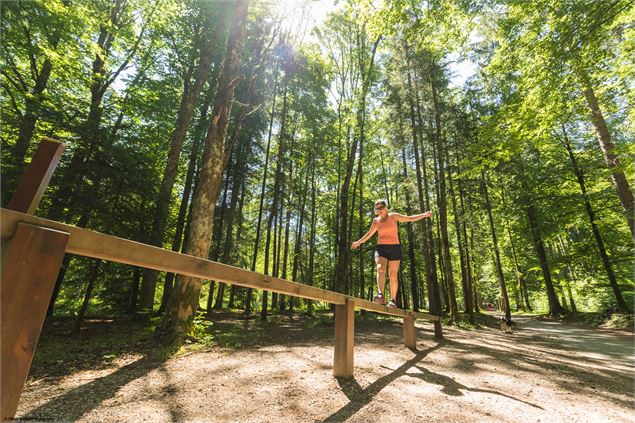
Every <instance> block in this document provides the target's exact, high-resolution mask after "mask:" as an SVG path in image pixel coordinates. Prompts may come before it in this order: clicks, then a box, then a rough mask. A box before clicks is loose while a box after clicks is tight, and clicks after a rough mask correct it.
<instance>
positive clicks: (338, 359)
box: [333, 298, 355, 377]
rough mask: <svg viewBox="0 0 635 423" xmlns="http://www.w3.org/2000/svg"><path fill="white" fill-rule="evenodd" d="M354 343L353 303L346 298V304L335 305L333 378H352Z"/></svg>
mask: <svg viewBox="0 0 635 423" xmlns="http://www.w3.org/2000/svg"><path fill="white" fill-rule="evenodd" d="M354 343H355V302H354V300H353V299H350V298H347V299H346V304H343V305H335V354H334V363H333V375H334V376H335V377H353V353H354Z"/></svg>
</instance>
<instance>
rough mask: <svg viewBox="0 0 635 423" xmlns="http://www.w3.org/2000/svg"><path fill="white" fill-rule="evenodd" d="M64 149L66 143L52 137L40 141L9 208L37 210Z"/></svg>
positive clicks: (27, 212) (23, 211)
mask: <svg viewBox="0 0 635 423" xmlns="http://www.w3.org/2000/svg"><path fill="white" fill-rule="evenodd" d="M63 151H64V144H62V143H61V142H59V141H56V140H54V139H51V138H43V139H42V141H40V145H38V147H37V150H36V152H35V155H33V158H32V159H31V163H30V164H29V167H27V169H26V172H24V175H22V179H20V183H19V184H18V188H17V189H16V190H15V192H14V193H13V196H12V197H11V200H9V204H8V205H7V208H8V209H11V210H15V211H19V212H22V213H26V214H33V213H34V212H35V209H37V206H38V204H40V200H41V199H42V195H44V190H45V189H46V187H47V186H48V184H49V182H50V181H51V177H52V176H53V172H54V171H55V168H56V167H57V164H58V163H59V161H60V158H61V157H62V152H63Z"/></svg>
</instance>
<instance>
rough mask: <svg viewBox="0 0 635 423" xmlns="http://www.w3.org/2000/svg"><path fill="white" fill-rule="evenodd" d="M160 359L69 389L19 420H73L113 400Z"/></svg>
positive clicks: (148, 358)
mask: <svg viewBox="0 0 635 423" xmlns="http://www.w3.org/2000/svg"><path fill="white" fill-rule="evenodd" d="M163 362H164V360H161V359H158V358H156V356H144V357H142V358H140V359H139V360H137V361H135V362H133V363H130V364H128V365H126V366H123V367H121V368H119V369H118V370H117V371H115V372H113V373H111V374H109V375H107V376H104V377H100V378H98V379H95V380H93V381H91V382H89V383H86V384H83V385H81V386H78V387H77V388H74V389H71V390H70V391H68V392H66V393H65V394H62V395H59V396H57V397H55V398H53V399H51V400H50V401H48V402H47V403H45V404H43V405H41V406H39V407H37V408H35V409H33V410H30V411H29V412H28V413H27V414H26V415H24V416H20V417H19V420H56V418H58V417H60V418H63V419H64V420H65V421H75V420H78V419H79V418H81V417H82V416H83V415H85V414H87V413H89V412H90V411H91V410H93V409H95V408H97V407H98V406H99V405H100V404H101V403H102V402H104V401H105V400H107V399H108V398H111V397H113V396H114V395H115V394H116V392H117V391H118V390H119V389H120V388H121V387H122V386H125V385H126V384H128V383H130V382H131V381H133V380H135V379H138V378H140V377H143V376H144V375H146V374H147V373H149V372H151V371H152V370H154V369H156V368H158V367H160V366H161V365H162V364H163Z"/></svg>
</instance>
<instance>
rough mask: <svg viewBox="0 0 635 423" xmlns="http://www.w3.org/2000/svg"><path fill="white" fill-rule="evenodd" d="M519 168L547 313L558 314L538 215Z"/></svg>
mask: <svg viewBox="0 0 635 423" xmlns="http://www.w3.org/2000/svg"><path fill="white" fill-rule="evenodd" d="M519 170H520V174H519V177H520V180H521V184H522V196H523V200H524V201H523V202H524V204H525V209H526V212H527V219H528V220H529V226H530V228H531V234H532V236H533V239H534V247H535V249H536V255H537V256H538V261H539V262H540V268H541V270H542V277H543V279H544V281H545V289H546V292H547V299H548V300H549V314H550V315H551V316H554V317H556V316H559V315H561V314H562V313H563V312H564V310H563V309H562V306H561V305H560V301H559V300H558V296H557V295H556V291H555V289H554V287H553V281H552V280H551V271H550V269H549V262H548V261H547V253H546V252H545V246H544V242H543V240H542V233H541V231H540V226H539V224H538V217H537V216H536V209H535V208H534V205H533V202H532V199H531V194H530V191H529V186H528V184H527V180H526V179H525V175H524V173H523V169H522V168H521V169H519Z"/></svg>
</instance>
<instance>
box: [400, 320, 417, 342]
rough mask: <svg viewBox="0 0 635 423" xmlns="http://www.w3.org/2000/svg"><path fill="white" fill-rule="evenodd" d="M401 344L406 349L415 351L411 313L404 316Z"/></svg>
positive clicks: (415, 335) (414, 331) (415, 333)
mask: <svg viewBox="0 0 635 423" xmlns="http://www.w3.org/2000/svg"><path fill="white" fill-rule="evenodd" d="M403 343H404V345H405V346H406V347H408V348H412V349H413V350H416V349H417V332H416V330H415V319H414V317H413V315H412V314H411V313H408V314H406V315H405V316H404V318H403Z"/></svg>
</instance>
